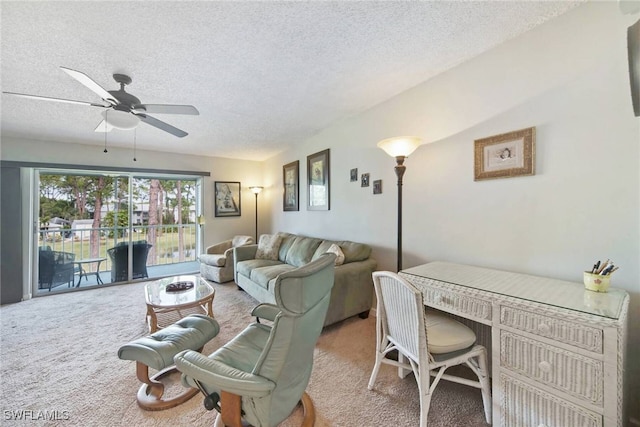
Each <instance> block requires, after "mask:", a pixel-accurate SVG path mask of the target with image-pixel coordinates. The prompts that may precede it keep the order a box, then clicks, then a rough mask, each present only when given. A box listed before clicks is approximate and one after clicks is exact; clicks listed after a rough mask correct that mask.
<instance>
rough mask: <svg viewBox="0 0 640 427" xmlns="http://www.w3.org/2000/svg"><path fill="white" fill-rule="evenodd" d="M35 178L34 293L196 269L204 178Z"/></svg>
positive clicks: (43, 173) (72, 173)
mask: <svg viewBox="0 0 640 427" xmlns="http://www.w3.org/2000/svg"><path fill="white" fill-rule="evenodd" d="M36 177H37V179H36V180H35V182H36V187H37V188H36V189H35V190H36V191H37V194H38V195H39V197H37V200H35V203H34V205H35V206H36V208H35V212H34V216H35V217H36V218H37V221H36V222H37V226H36V227H34V229H35V230H36V232H34V236H33V240H34V242H35V245H34V246H35V247H37V250H36V251H34V252H36V254H35V255H34V259H35V262H34V263H33V264H34V265H35V268H34V270H35V271H34V277H35V278H37V281H36V280H34V294H36V295H42V294H46V293H51V292H59V291H62V290H69V289H80V288H87V287H94V286H100V285H104V284H108V283H120V282H129V281H134V280H142V279H150V278H157V277H165V276H171V275H176V274H185V273H192V272H195V271H197V270H198V264H197V261H196V260H197V258H196V256H197V255H196V254H197V253H198V251H199V248H200V246H201V243H200V242H201V236H200V230H199V227H198V226H197V225H196V222H197V221H196V219H197V217H198V215H199V214H200V197H201V195H200V188H201V183H200V180H201V178H200V177H199V176H195V177H194V176H177V175H162V176H158V175H153V176H152V175H144V174H139V173H135V174H134V173H112V172H108V173H106V172H105V173H102V172H96V171H77V170H64V171H62V170H47V169H40V170H36ZM36 282H37V283H36Z"/></svg>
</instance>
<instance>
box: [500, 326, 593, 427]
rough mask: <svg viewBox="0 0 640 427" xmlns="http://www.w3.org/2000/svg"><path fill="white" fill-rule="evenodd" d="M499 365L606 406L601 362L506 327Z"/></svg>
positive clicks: (501, 332)
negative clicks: (517, 333)
mask: <svg viewBox="0 0 640 427" xmlns="http://www.w3.org/2000/svg"><path fill="white" fill-rule="evenodd" d="M500 366H501V367H503V368H506V369H507V370H510V371H512V372H515V373H518V374H520V375H522V376H525V377H527V378H530V379H532V380H535V381H537V382H540V383H542V384H545V385H546V386H548V387H552V388H555V389H557V390H559V391H562V392H564V393H568V394H571V395H572V396H575V397H577V398H580V399H583V400H585V401H586V402H589V403H593V404H594V405H597V406H602V405H603V389H604V377H603V371H604V366H603V363H602V361H599V360H595V359H592V358H589V357H585V356H582V355H580V354H577V353H573V352H570V351H567V350H563V349H561V348H558V347H554V346H551V345H547V344H545V343H542V342H539V341H535V340H532V339H529V338H526V337H523V336H520V335H516V334H513V333H511V332H507V331H504V330H503V331H500ZM576 425H580V424H576Z"/></svg>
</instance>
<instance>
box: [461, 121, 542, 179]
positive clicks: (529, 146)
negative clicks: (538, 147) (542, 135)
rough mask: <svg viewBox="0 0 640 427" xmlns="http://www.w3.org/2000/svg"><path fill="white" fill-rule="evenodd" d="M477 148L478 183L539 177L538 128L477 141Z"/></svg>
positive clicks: (475, 142)
mask: <svg viewBox="0 0 640 427" xmlns="http://www.w3.org/2000/svg"><path fill="white" fill-rule="evenodd" d="M474 144H475V147H474V148H475V158H474V180H475V181H480V180H483V179H493V178H510V177H514V176H521V175H534V173H535V144H536V128H535V127H530V128H526V129H521V130H517V131H513V132H508V133H503V134H500V135H495V136H490V137H488V138H482V139H476V140H475V141H474Z"/></svg>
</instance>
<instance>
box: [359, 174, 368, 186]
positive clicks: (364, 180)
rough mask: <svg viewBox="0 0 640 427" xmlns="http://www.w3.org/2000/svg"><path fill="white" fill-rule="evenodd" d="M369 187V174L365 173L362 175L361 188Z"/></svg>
mask: <svg viewBox="0 0 640 427" xmlns="http://www.w3.org/2000/svg"><path fill="white" fill-rule="evenodd" d="M368 186H369V174H368V173H363V174H362V175H361V180H360V187H368Z"/></svg>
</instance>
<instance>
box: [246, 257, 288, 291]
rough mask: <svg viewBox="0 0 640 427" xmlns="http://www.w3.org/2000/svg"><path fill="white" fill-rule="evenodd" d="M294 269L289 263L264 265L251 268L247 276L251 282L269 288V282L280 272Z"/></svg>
mask: <svg viewBox="0 0 640 427" xmlns="http://www.w3.org/2000/svg"><path fill="white" fill-rule="evenodd" d="M291 270H295V267H294V266H292V265H289V264H281V263H279V264H276V265H270V266H266V267H259V268H254V269H253V270H251V276H250V277H249V278H250V279H251V281H252V282H254V283H256V284H258V285H260V286H262V287H263V288H265V289H269V282H270V281H272V280H273V279H275V278H276V277H278V276H279V275H280V274H282V273H286V272H287V271H291Z"/></svg>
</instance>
